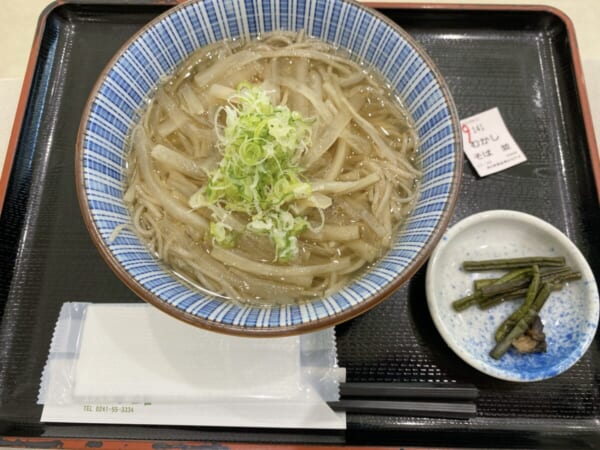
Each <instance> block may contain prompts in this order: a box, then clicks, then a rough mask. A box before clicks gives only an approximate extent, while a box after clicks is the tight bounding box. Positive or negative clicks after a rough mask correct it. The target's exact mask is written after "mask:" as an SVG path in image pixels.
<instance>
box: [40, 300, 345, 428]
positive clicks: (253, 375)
mask: <svg viewBox="0 0 600 450" xmlns="http://www.w3.org/2000/svg"><path fill="white" fill-rule="evenodd" d="M335 363H336V357H335V341H334V335H333V330H332V329H330V330H325V331H321V332H317V333H312V334H310V335H303V336H301V337H300V336H293V337H285V338H267V339H259V338H241V337H234V336H226V335H222V334H217V333H213V332H209V331H205V330H201V329H198V328H196V327H193V326H191V325H188V324H185V323H183V322H180V321H178V320H176V319H173V318H171V317H170V316H167V315H166V314H164V313H162V312H160V311H158V310H157V309H156V308H153V307H151V306H149V305H145V304H135V305H132V304H116V305H92V304H82V303H68V304H65V305H64V306H63V310H62V311H61V316H60V318H59V321H58V323H57V327H56V330H55V334H54V338H53V343H52V346H51V351H50V354H49V358H48V363H47V365H46V368H45V371H44V376H43V379H42V386H41V390H40V402H41V403H44V410H43V414H42V421H45V422H52V421H62V422H88V423H130V424H155V425H156V424H165V425H204V426H236V427H285V428H320V429H326V428H328V429H332V428H333V429H343V428H345V423H346V421H345V415H344V414H339V413H335V412H333V411H332V410H331V409H330V408H329V407H328V406H327V403H326V402H327V401H331V400H336V399H337V398H338V392H337V383H338V382H339V381H343V377H344V371H343V370H341V369H339V368H336V367H335Z"/></svg>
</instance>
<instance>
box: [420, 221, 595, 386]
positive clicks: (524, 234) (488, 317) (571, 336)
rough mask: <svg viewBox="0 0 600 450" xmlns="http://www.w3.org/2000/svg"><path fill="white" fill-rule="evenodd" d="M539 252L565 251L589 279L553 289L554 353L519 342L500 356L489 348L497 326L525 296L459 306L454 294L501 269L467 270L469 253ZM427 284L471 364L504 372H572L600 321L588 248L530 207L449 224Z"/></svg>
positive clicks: (526, 376)
mask: <svg viewBox="0 0 600 450" xmlns="http://www.w3.org/2000/svg"><path fill="white" fill-rule="evenodd" d="M533 255H542V256H565V258H566V259H567V264H568V265H569V266H571V267H572V268H573V269H574V270H578V271H580V272H581V274H582V279H581V280H578V281H573V282H569V283H567V284H566V285H565V287H564V288H563V290H561V291H559V292H554V293H552V294H551V296H550V298H549V299H548V300H547V302H546V304H545V306H544V307H543V308H542V311H541V312H540V317H541V319H542V322H543V323H544V332H545V333H546V341H547V344H548V349H547V352H546V353H536V354H526V355H523V354H519V353H518V352H516V351H515V350H513V349H511V350H509V352H508V353H507V354H505V355H504V356H503V357H502V358H501V359H500V360H498V361H497V360H494V359H493V358H491V357H490V356H489V351H490V350H491V349H492V348H493V346H494V337H493V336H494V332H495V330H496V328H497V327H498V325H500V323H502V321H503V320H504V319H505V318H506V317H507V316H508V315H510V314H511V313H512V311H514V310H515V309H516V308H517V307H518V305H520V303H521V300H515V301H509V302H505V303H503V304H501V305H498V306H496V307H494V308H491V309H488V310H485V311H482V310H480V309H479V308H477V307H471V308H469V309H467V310H465V311H462V312H460V313H457V312H455V311H454V310H453V309H452V306H451V303H452V301H454V300H456V299H458V298H460V297H463V296H465V295H468V294H470V293H471V292H472V289H473V280H475V279H477V278H488V277H491V276H493V274H494V272H465V271H463V270H462V268H461V264H462V261H464V260H467V259H469V260H477V259H492V258H512V257H522V256H533ZM426 289H427V302H428V304H429V311H430V312H431V316H432V318H433V321H434V322H435V325H436V326H437V329H438V330H439V332H440V334H441V335H442V337H443V338H444V340H445V341H446V343H447V344H448V346H450V348H451V349H452V350H454V351H455V352H456V354H457V355H458V356H460V357H461V358H462V359H463V360H464V361H465V362H467V363H469V364H470V365H471V366H473V367H475V368H476V369H478V370H480V371H482V372H484V373H486V374H488V375H491V376H493V377H496V378H500V379H503V380H509V381H538V380H544V379H546V378H551V377H554V376H556V375H558V374H560V373H562V372H564V371H565V370H567V369H568V368H569V367H571V366H572V365H573V364H575V363H576V362H577V361H578V360H579V358H581V356H583V354H584V353H585V352H586V350H587V348H588V347H589V345H590V344H591V342H592V340H593V339H594V335H595V333H596V327H597V325H598V312H599V307H598V287H597V285H596V280H595V279H594V275H593V273H592V270H591V269H590V266H589V265H588V263H587V261H586V260H585V258H584V257H583V255H582V254H581V252H580V251H579V250H578V249H577V247H576V246H575V244H573V243H572V242H571V241H570V240H569V239H568V238H567V237H566V236H565V235H564V234H563V233H562V232H560V231H559V230H558V229H556V228H555V227H553V226H552V225H550V224H548V223H547V222H544V221H543V220H541V219H538V218H537V217H534V216H531V215H529V214H525V213H522V212H517V211H503V210H494V211H485V212H482V213H478V214H475V215H472V216H470V217H467V218H466V219H463V220H462V221H460V222H458V223H457V224H456V225H454V226H453V227H452V228H450V229H448V230H447V231H446V233H445V234H444V236H443V237H442V240H441V241H440V243H439V244H438V246H437V247H436V249H435V250H434V252H433V254H432V256H431V259H430V261H429V265H428V267H427V283H426Z"/></svg>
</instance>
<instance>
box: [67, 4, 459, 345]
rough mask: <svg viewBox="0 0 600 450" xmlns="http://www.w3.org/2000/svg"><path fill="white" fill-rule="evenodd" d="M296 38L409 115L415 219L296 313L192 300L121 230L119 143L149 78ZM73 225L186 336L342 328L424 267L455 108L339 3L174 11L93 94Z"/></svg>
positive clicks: (386, 36)
mask: <svg viewBox="0 0 600 450" xmlns="http://www.w3.org/2000/svg"><path fill="white" fill-rule="evenodd" d="M274 29H283V30H299V29H304V30H306V32H307V33H308V34H310V35H313V36H316V37H320V38H321V39H323V40H325V41H327V42H329V43H331V44H334V45H336V46H340V47H342V48H345V49H348V50H350V52H352V53H353V54H354V55H359V56H360V58H362V59H363V60H364V61H366V62H367V63H368V64H370V65H372V66H374V67H376V68H378V69H379V70H380V72H382V73H383V75H384V76H385V78H386V79H387V80H388V81H389V83H390V84H391V85H392V86H393V87H394V88H395V89H396V90H397V92H398V93H399V95H400V96H401V98H402V99H404V101H405V104H406V105H407V107H408V109H409V110H410V112H411V113H412V115H413V118H414V120H415V122H416V125H417V128H418V134H419V136H420V139H421V146H420V157H421V161H422V165H423V169H424V176H423V179H422V185H421V192H420V196H419V200H418V203H417V204H416V207H415V210H414V213H413V214H412V216H411V217H410V219H409V220H408V222H407V223H406V226H405V227H404V229H403V231H402V232H401V233H400V234H399V236H398V237H397V239H396V240H395V242H394V244H393V249H392V250H391V251H390V252H389V254H388V255H387V256H386V257H385V258H384V259H383V260H382V261H380V262H379V263H378V264H377V265H376V266H375V267H373V268H372V270H370V271H369V272H368V273H367V274H366V275H364V276H363V277H362V278H361V279H358V280H356V281H355V282H354V283H352V284H351V285H349V286H347V287H345V288H344V289H342V290H341V291H340V292H338V293H336V294H334V295H332V296H330V297H327V298H323V299H319V300H315V301H312V302H310V303H306V304H302V305H290V306H283V307H279V306H277V307H271V308H260V307H254V306H240V305H238V304H234V303H232V302H228V301H224V300H221V299H218V298H213V297H208V296H206V295H204V294H202V293H201V292H198V291H196V290H193V289H191V288H190V287H189V286H187V285H185V284H183V283H182V282H181V281H180V280H178V279H177V278H175V277H173V276H172V275H171V273H169V271H168V270H165V269H164V267H163V266H161V264H160V262H159V261H157V260H156V259H155V258H154V257H153V256H152V255H151V254H150V253H149V252H148V251H147V249H146V247H145V246H144V245H143V244H142V242H140V240H139V239H138V237H137V236H136V235H135V234H133V233H132V232H130V231H127V229H125V230H124V231H123V232H121V233H120V234H119V236H118V238H117V239H116V240H114V242H109V237H110V235H111V233H113V230H114V229H115V227H117V226H119V225H122V224H128V223H129V222H130V217H129V213H128V211H127V208H126V207H125V206H124V204H123V202H122V195H123V183H124V181H125V175H124V173H125V172H124V166H125V154H126V152H127V149H126V140H127V136H128V133H129V132H130V131H131V130H132V128H133V127H134V125H135V124H136V122H137V121H138V120H139V111H140V109H142V108H143V107H144V102H145V101H146V99H147V97H148V95H149V94H150V93H151V92H152V90H153V88H154V87H155V86H156V85H157V83H158V81H159V78H160V77H162V76H164V75H166V74H169V73H171V72H173V71H174V69H175V68H176V67H177V65H178V64H179V63H180V62H181V61H182V60H183V59H184V58H185V57H186V56H187V55H189V54H190V53H191V52H193V51H194V49H196V48H198V47H200V46H204V45H206V44H209V43H212V42H215V41H218V40H221V39H223V38H236V37H240V36H243V37H251V36H255V35H257V34H258V33H262V32H268V31H272V30H274ZM76 167H77V179H78V180H77V182H78V186H79V201H80V205H81V208H82V212H83V216H84V220H85V221H86V225H87V226H88V229H89V230H90V233H91V235H92V238H93V240H94V242H95V243H96V245H97V246H98V248H99V250H100V252H101V253H102V255H103V256H104V258H105V259H106V261H107V262H108V263H109V264H110V266H111V267H112V268H113V269H114V271H115V272H116V273H117V275H118V276H119V277H120V278H121V279H122V280H123V281H124V282H125V283H126V284H127V285H128V286H129V287H130V288H132V289H133V290H134V291H135V292H136V293H137V294H138V295H139V296H140V297H142V298H143V299H144V300H146V301H148V302H150V303H152V304H153V305H155V306H157V307H159V308H161V309H162V310H164V311H166V312H168V313H169V314H172V315H174V316H176V317H178V318H180V319H183V320H186V321H188V322H191V323H193V324H195V325H198V326H202V327H205V328H210V329H214V330H218V331H224V332H229V333H237V334H256V335H280V334H290V333H298V332H304V331H310V330H314V329H318V328H323V327H326V326H331V325H334V324H336V323H339V322H341V321H344V320H347V319H350V318H352V317H354V316H356V315H358V314H360V313H362V312H364V311H366V310H367V309H369V308H371V307H372V306H374V305H376V304H377V303H378V302H380V301H381V300H383V299H384V298H385V297H386V296H387V295H389V294H390V293H391V292H392V291H393V290H394V289H395V288H397V287H398V286H400V285H401V284H402V283H404V282H405V281H406V280H408V279H409V278H410V277H411V276H412V274H414V273H415V271H416V270H417V269H418V268H419V267H420V266H421V265H422V264H423V263H424V262H425V260H426V258H427V256H428V255H429V253H430V251H431V249H432V248H433V245H434V244H435V243H436V241H437V240H438V239H439V237H440V235H441V233H442V232H443V230H444V229H445V227H446V226H447V223H448V221H449V218H450V215H451V213H452V210H453V207H454V203H455V200H456V196H457V193H458V186H459V181H460V174H461V171H462V149H461V143H460V132H459V131H458V121H457V117H456V114H455V111H454V106H453V102H452V99H451V97H450V94H449V92H448V89H447V88H446V85H445V83H444V81H443V80H442V77H441V76H440V74H439V72H438V71H437V69H435V67H434V65H433V64H432V62H431V61H430V60H429V58H428V57H427V56H426V55H425V53H424V52H423V51H422V50H421V49H420V48H419V47H418V46H417V45H416V43H415V42H414V41H413V40H412V39H411V38H410V37H409V36H408V35H407V34H406V33H405V32H404V31H403V30H401V29H400V28H399V27H398V26H397V25H396V24H394V23H393V22H392V21H390V20H388V19H387V18H385V17H384V16H383V15H381V14H379V13H377V12H375V11H373V10H371V9H368V8H366V7H364V6H362V5H359V4H357V3H353V2H350V1H345V0H219V1H217V0H205V1H199V2H192V3H186V4H183V5H180V6H178V7H176V8H173V9H172V10H170V11H168V12H167V13H166V14H165V15H163V16H161V17H160V18H158V19H157V20H155V21H153V22H151V23H150V24H149V25H148V26H146V27H145V28H143V29H142V30H141V31H140V32H139V33H138V34H137V35H136V36H134V38H133V39H132V40H131V41H130V42H129V43H128V44H126V45H125V46H124V47H123V49H121V50H120V51H119V53H118V54H117V55H116V56H115V58H114V59H113V61H112V62H111V63H110V64H109V66H108V67H107V69H106V70H105V71H104V73H103V74H102V75H101V77H100V80H99V81H98V83H97V85H96V86H95V88H94V89H93V91H92V94H91V97H90V101H89V103H88V106H87V108H86V110H85V112H84V116H83V120H82V125H81V128H80V135H79V141H78V149H77V163H76Z"/></svg>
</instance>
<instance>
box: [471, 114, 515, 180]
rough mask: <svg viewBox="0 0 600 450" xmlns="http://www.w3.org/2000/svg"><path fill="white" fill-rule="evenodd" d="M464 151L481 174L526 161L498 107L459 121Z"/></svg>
mask: <svg viewBox="0 0 600 450" xmlns="http://www.w3.org/2000/svg"><path fill="white" fill-rule="evenodd" d="M460 126H461V131H462V138H463V147H464V150H465V154H466V155H467V158H469V161H470V162H471V164H473V167H475V170H476V171H477V174H478V175H479V176H480V177H485V176H486V175H490V174H492V173H496V172H500V171H501V170H504V169H508V168H509V167H513V166H516V165H517V164H520V163H522V162H525V161H527V157H526V156H525V154H524V153H523V152H522V151H521V149H520V148H519V146H518V145H517V143H516V142H515V140H514V139H513V137H512V136H511V134H510V132H509V131H508V128H506V124H505V123H504V120H503V119H502V116H501V115H500V111H499V110H498V108H492V109H490V110H488V111H484V112H482V113H479V114H476V115H474V116H471V117H468V118H466V119H463V120H461V121H460Z"/></svg>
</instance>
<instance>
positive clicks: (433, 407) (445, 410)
mask: <svg viewBox="0 0 600 450" xmlns="http://www.w3.org/2000/svg"><path fill="white" fill-rule="evenodd" d="M328 405H329V407H330V408H331V409H333V410H334V411H345V412H348V413H360V414H385V415H393V416H412V417H443V418H446V419H470V418H471V417H475V415H476V413H477V408H476V406H475V404H474V403H471V402H461V403H451V402H422V401H385V400H363V399H360V400H339V401H337V402H329V403H328Z"/></svg>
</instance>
